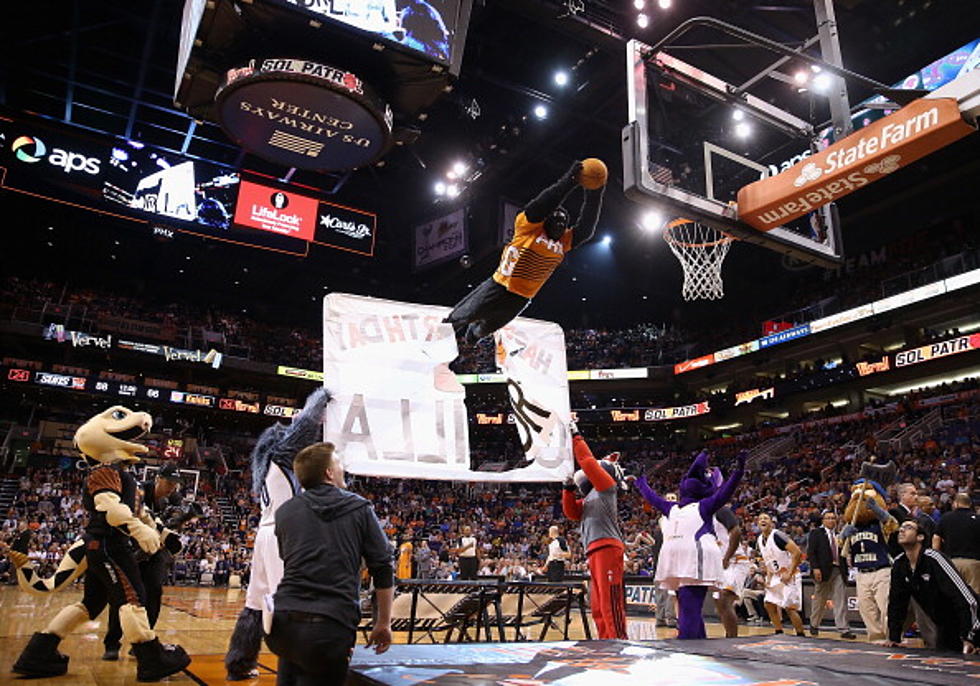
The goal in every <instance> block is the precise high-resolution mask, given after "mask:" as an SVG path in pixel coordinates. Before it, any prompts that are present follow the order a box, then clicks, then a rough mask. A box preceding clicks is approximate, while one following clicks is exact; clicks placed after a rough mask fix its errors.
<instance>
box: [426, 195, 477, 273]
mask: <svg viewBox="0 0 980 686" xmlns="http://www.w3.org/2000/svg"><path fill="white" fill-rule="evenodd" d="M413 236H414V242H413V246H412V247H413V250H412V256H413V258H412V266H413V267H414V268H415V270H416V271H418V270H420V269H427V268H429V267H433V266H435V265H437V264H441V263H442V262H446V261H448V260H451V259H453V258H455V257H459V256H460V255H462V254H464V253H465V252H466V249H467V241H466V209H465V208H460V209H458V210H456V211H454V212H451V213H450V214H447V215H446V216H444V217H439V218H438V219H433V220H432V221H430V222H426V223H425V224H419V225H418V226H416V227H415V232H414V234H413Z"/></svg>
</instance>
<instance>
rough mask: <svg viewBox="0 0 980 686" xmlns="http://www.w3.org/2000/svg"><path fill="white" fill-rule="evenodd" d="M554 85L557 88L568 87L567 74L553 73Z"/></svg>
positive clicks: (561, 72) (564, 72)
mask: <svg viewBox="0 0 980 686" xmlns="http://www.w3.org/2000/svg"><path fill="white" fill-rule="evenodd" d="M555 84H556V85H558V86H567V85H568V72H566V71H561V70H559V71H556V72H555Z"/></svg>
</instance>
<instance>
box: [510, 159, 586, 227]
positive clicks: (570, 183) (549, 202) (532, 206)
mask: <svg viewBox="0 0 980 686" xmlns="http://www.w3.org/2000/svg"><path fill="white" fill-rule="evenodd" d="M581 173H582V163H581V162H579V161H575V162H573V163H572V166H571V167H570V168H569V169H568V171H567V172H565V173H564V174H563V175H562V176H561V178H560V179H558V180H557V181H555V182H554V183H553V184H551V185H550V186H548V187H547V188H545V189H544V190H543V191H541V192H540V193H538V195H537V196H536V197H535V198H534V199H533V200H531V202H529V203H528V204H527V205H525V206H524V216H525V217H527V220H528V221H529V222H532V223H534V224H537V223H539V222H543V221H544V220H545V218H547V216H548V215H549V214H551V213H552V212H554V211H555V210H556V209H558V206H559V205H561V203H562V201H563V200H564V199H565V196H566V195H568V194H569V193H571V192H572V190H573V189H574V188H575V186H576V185H577V184H578V181H579V174H581ZM596 216H598V215H596Z"/></svg>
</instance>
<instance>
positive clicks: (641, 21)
mask: <svg viewBox="0 0 980 686" xmlns="http://www.w3.org/2000/svg"><path fill="white" fill-rule="evenodd" d="M636 25H637V26H639V27H640V28H641V29H645V28H646V27H647V26H649V25H650V17H648V16H647V15H645V14H642V13H641V14H638V15H636Z"/></svg>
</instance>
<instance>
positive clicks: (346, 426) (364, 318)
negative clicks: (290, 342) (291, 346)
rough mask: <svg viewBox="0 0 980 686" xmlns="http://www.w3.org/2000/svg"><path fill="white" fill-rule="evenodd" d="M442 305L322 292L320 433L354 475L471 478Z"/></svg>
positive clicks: (460, 392) (461, 396) (461, 397)
mask: <svg viewBox="0 0 980 686" xmlns="http://www.w3.org/2000/svg"><path fill="white" fill-rule="evenodd" d="M448 313H449V308H446V307H435V306H430V305H416V304H412V303H402V302H396V301H392V300H381V299H377V298H368V297H363V296H357V295H348V294H344V293H331V294H330V295H327V296H326V297H325V298H324V299H323V364H324V370H323V371H324V376H325V377H326V378H328V379H330V385H329V389H330V391H331V392H332V393H333V396H334V399H333V401H332V402H331V403H330V404H329V405H328V406H327V413H326V428H325V436H326V440H328V441H330V442H332V443H333V444H334V445H335V446H337V450H338V452H339V453H340V454H341V455H342V456H343V458H344V468H345V469H346V470H347V471H349V472H352V473H354V474H366V475H370V476H391V477H406V478H427V479H463V480H477V477H475V476H474V475H473V473H472V472H471V471H470V452H469V427H468V422H467V420H466V419H467V418H466V405H465V396H466V390H465V389H464V388H463V387H462V386H461V385H460V384H459V383H458V382H457V381H456V377H455V375H454V374H453V373H452V372H451V371H449V366H448V365H449V363H450V362H451V361H452V360H454V359H455V358H456V356H457V354H458V351H457V348H456V338H455V336H454V335H453V330H452V327H451V326H449V325H448V324H446V325H444V324H442V323H441V322H442V320H443V319H444V318H445V316H446V315H447V314H448Z"/></svg>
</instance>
